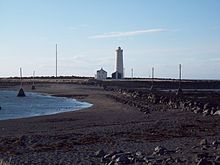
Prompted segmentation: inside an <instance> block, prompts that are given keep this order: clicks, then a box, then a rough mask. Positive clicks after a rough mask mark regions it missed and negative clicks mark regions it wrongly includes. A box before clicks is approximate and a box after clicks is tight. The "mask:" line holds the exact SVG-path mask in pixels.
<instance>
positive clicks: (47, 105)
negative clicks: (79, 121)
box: [0, 91, 92, 120]
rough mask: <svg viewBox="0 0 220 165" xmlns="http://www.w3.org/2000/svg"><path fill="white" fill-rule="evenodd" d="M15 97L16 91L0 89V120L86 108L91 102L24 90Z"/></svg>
mask: <svg viewBox="0 0 220 165" xmlns="http://www.w3.org/2000/svg"><path fill="white" fill-rule="evenodd" d="M25 94H26V97H17V91H0V106H1V110H0V120H5V119H15V118H24V117H32V116H42V115H50V114H56V113H61V112H68V111H74V110H79V109H83V108H87V107H90V106H92V104H89V103H86V102H79V101H76V100H74V99H68V98H64V97H53V96H49V95H44V94H39V93H31V92H26V93H25Z"/></svg>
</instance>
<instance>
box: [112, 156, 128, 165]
mask: <svg viewBox="0 0 220 165" xmlns="http://www.w3.org/2000/svg"><path fill="white" fill-rule="evenodd" d="M115 162H116V163H122V164H129V163H130V160H129V159H128V157H127V156H126V155H121V156H119V157H118V158H117V159H116V160H115Z"/></svg>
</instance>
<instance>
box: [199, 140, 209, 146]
mask: <svg viewBox="0 0 220 165" xmlns="http://www.w3.org/2000/svg"><path fill="white" fill-rule="evenodd" d="M199 144H200V145H207V144H208V141H207V140H206V139H202V140H201V141H200V143H199Z"/></svg>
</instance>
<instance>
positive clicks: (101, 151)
mask: <svg viewBox="0 0 220 165" xmlns="http://www.w3.org/2000/svg"><path fill="white" fill-rule="evenodd" d="M104 155H105V152H104V150H102V149H101V150H98V151H96V153H95V156H96V157H103V156H104Z"/></svg>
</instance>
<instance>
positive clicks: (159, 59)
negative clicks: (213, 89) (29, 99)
mask: <svg viewBox="0 0 220 165" xmlns="http://www.w3.org/2000/svg"><path fill="white" fill-rule="evenodd" d="M219 9H220V0H0V77H10V76H19V68H20V67H22V69H23V75H24V76H31V75H32V73H33V71H35V72H36V76H54V75H55V47H56V44H58V75H62V76H72V75H75V76H77V75H78V76H94V74H95V72H96V70H98V69H100V68H103V69H104V70H106V71H107V72H108V76H111V73H113V72H114V71H115V58H116V52H115V50H116V49H117V48H118V47H119V46H120V47H121V48H122V49H123V50H124V69H125V76H126V77H130V76H131V69H132V68H133V70H134V76H135V77H150V74H151V68H152V67H154V68H155V77H158V78H178V65H179V64H182V69H183V70H182V72H183V75H182V76H183V78H185V79H220V72H219V71H220V10H219Z"/></svg>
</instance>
